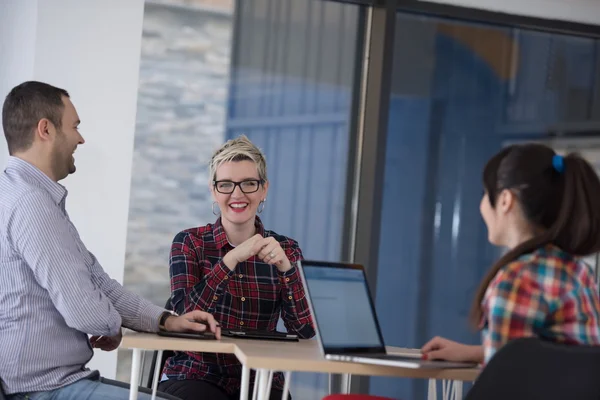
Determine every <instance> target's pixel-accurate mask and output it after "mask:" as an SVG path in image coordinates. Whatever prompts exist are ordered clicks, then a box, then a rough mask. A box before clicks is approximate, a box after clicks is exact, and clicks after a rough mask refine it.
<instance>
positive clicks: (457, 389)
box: [453, 381, 463, 400]
mask: <svg viewBox="0 0 600 400" xmlns="http://www.w3.org/2000/svg"><path fill="white" fill-rule="evenodd" d="M453 386H454V400H462V398H463V382H462V381H454V382H453Z"/></svg>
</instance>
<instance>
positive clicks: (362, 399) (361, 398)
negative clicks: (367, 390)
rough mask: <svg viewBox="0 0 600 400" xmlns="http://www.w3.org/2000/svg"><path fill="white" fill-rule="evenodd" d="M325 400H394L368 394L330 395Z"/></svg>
mask: <svg viewBox="0 0 600 400" xmlns="http://www.w3.org/2000/svg"><path fill="white" fill-rule="evenodd" d="M323 400H394V399H392V398H389V397H381V396H370V395H368V394H330V395H329V396H325V397H323Z"/></svg>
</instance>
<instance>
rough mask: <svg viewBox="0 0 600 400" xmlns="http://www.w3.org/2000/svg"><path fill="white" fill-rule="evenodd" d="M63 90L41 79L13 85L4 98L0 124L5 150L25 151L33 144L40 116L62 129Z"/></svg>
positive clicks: (12, 152)
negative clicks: (5, 145)
mask: <svg viewBox="0 0 600 400" xmlns="http://www.w3.org/2000/svg"><path fill="white" fill-rule="evenodd" d="M63 96H65V97H69V93H67V91H66V90H64V89H60V88H57V87H54V86H52V85H48V84H47V83H43V82H36V81H29V82H24V83H21V84H20V85H18V86H15V87H14V88H13V89H12V90H11V91H10V93H8V95H7V96H6V100H4V106H3V107H2V127H3V129H4V136H5V137H6V143H7V144H8V152H9V153H10V154H14V153H16V152H19V151H25V150H27V149H29V148H30V147H31V145H32V144H33V138H34V131H35V129H36V127H37V124H38V122H39V121H40V120H41V119H42V118H47V119H48V120H49V121H50V122H52V123H53V124H54V125H55V126H56V128H57V129H60V128H61V125H62V115H63V112H64V108H65V106H64V104H63V101H62V97H63Z"/></svg>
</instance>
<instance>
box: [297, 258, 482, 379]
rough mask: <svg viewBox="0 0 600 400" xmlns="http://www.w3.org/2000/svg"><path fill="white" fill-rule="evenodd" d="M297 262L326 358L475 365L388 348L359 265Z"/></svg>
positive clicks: (431, 365) (405, 364)
mask: <svg viewBox="0 0 600 400" xmlns="http://www.w3.org/2000/svg"><path fill="white" fill-rule="evenodd" d="M298 264H299V267H300V268H299V269H300V274H301V276H302V280H303V283H304V287H305V290H306V296H307V299H308V304H309V306H310V310H311V312H312V315H313V318H314V320H315V321H314V322H315V328H316V330H317V339H318V341H319V345H320V347H321V351H322V353H323V356H324V357H325V358H326V359H328V360H334V361H349V362H358V363H367V364H377V365H388V366H397V367H405V368H469V367H474V366H476V364H474V363H462V362H448V361H426V360H422V359H421V356H420V354H419V353H418V352H407V353H406V354H388V353H387V352H386V348H385V344H384V342H383V337H382V335H381V329H380V328H379V322H378V321H377V315H376V313H375V308H374V307H373V302H372V300H371V295H370V293H369V287H368V285H367V279H366V274H365V271H364V268H363V266H362V265H357V264H346V263H331V262H322V261H308V260H305V261H302V262H299V263H298ZM398 318H401V316H398Z"/></svg>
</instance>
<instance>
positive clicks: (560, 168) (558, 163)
mask: <svg viewBox="0 0 600 400" xmlns="http://www.w3.org/2000/svg"><path fill="white" fill-rule="evenodd" d="M552 166H553V167H554V169H555V170H556V172H558V173H559V174H562V173H563V172H565V159H564V157H563V156H559V155H558V154H555V155H554V157H552Z"/></svg>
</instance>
